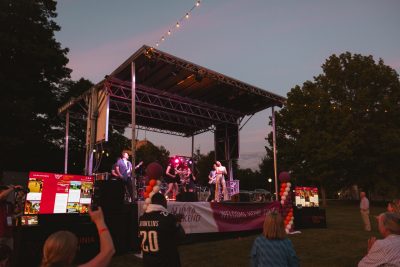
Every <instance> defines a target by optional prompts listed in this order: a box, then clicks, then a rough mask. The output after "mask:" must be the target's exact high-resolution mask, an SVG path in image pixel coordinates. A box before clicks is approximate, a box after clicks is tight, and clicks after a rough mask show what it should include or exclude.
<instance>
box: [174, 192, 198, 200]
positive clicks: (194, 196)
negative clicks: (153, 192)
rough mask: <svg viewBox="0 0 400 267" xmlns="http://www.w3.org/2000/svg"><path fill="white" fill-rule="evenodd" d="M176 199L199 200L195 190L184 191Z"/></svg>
mask: <svg viewBox="0 0 400 267" xmlns="http://www.w3.org/2000/svg"><path fill="white" fill-rule="evenodd" d="M176 201H179V202H197V194H196V193H195V192H182V193H179V194H178V195H176Z"/></svg>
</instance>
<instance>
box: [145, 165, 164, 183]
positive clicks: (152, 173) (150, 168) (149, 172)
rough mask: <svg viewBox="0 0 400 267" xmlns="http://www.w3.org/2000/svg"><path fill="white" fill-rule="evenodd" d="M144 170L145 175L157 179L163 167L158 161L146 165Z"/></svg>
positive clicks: (161, 173)
mask: <svg viewBox="0 0 400 267" xmlns="http://www.w3.org/2000/svg"><path fill="white" fill-rule="evenodd" d="M145 172H146V176H147V177H152V178H153V179H156V180H158V179H160V178H161V176H162V175H163V174H164V169H163V167H162V166H161V165H160V163H157V162H152V163H150V164H149V165H147V168H146V170H145Z"/></svg>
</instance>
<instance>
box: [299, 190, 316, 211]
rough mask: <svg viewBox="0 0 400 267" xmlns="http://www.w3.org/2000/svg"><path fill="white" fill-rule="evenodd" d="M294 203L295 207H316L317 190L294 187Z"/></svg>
mask: <svg viewBox="0 0 400 267" xmlns="http://www.w3.org/2000/svg"><path fill="white" fill-rule="evenodd" d="M295 194H296V197H295V202H296V206H297V207H318V206H319V200H318V188H316V187H306V186H296V187H295Z"/></svg>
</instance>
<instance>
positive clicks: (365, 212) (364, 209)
mask: <svg viewBox="0 0 400 267" xmlns="http://www.w3.org/2000/svg"><path fill="white" fill-rule="evenodd" d="M360 212H361V218H362V220H363V222H364V229H365V231H368V232H370V231H371V222H370V220H369V200H368V198H367V197H366V196H365V192H361V193H360Z"/></svg>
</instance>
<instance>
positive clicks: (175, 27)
mask: <svg viewBox="0 0 400 267" xmlns="http://www.w3.org/2000/svg"><path fill="white" fill-rule="evenodd" d="M200 2H201V1H196V3H195V4H194V5H193V6H192V8H191V9H190V10H189V11H188V12H186V13H185V15H184V16H182V17H181V18H180V19H179V20H178V21H177V22H176V24H175V26H173V27H172V28H169V29H168V31H167V32H165V33H164V35H162V36H161V37H160V38H159V39H158V41H157V42H156V43H155V45H156V46H157V47H158V46H159V45H160V43H161V42H163V41H165V40H166V37H169V36H171V35H172V31H173V29H176V30H178V29H180V28H181V25H182V22H183V21H184V20H189V19H190V15H191V13H192V11H193V10H194V9H195V8H196V7H199V6H200Z"/></svg>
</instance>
